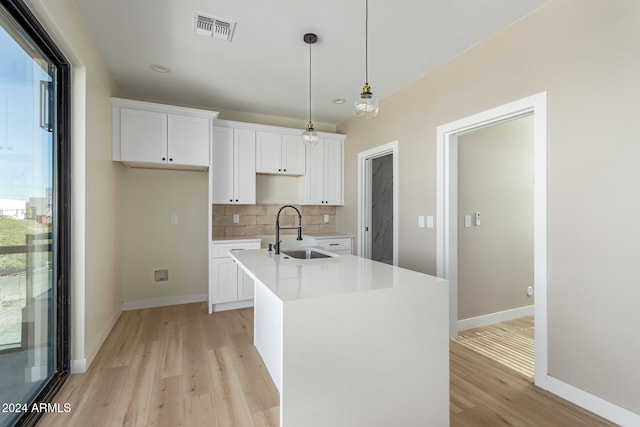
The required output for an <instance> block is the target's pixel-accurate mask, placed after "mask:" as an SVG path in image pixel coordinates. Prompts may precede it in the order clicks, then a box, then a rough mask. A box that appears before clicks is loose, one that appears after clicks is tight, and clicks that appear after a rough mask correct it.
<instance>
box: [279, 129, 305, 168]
mask: <svg viewBox="0 0 640 427" xmlns="http://www.w3.org/2000/svg"><path fill="white" fill-rule="evenodd" d="M304 148H305V145H304V143H303V142H302V137H301V136H300V135H282V167H283V169H284V170H285V173H287V174H288V175H304V174H305V172H306V167H305V164H306V162H305V149H304Z"/></svg>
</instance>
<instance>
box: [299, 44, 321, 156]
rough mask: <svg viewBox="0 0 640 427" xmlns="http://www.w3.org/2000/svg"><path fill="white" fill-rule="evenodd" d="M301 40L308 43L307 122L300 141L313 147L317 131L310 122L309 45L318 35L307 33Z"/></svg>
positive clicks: (316, 140)
mask: <svg viewBox="0 0 640 427" xmlns="http://www.w3.org/2000/svg"><path fill="white" fill-rule="evenodd" d="M303 40H304V42H305V43H306V44H308V45H309V123H308V124H307V128H306V129H305V130H304V131H303V132H302V142H304V144H305V145H306V146H307V147H313V146H314V145H317V144H318V140H319V138H318V132H316V130H315V129H314V128H313V123H312V122H311V45H312V44H314V43H315V42H317V41H318V36H317V35H315V34H313V33H307V34H305V35H304V37H303Z"/></svg>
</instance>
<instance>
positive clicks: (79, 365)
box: [71, 359, 88, 375]
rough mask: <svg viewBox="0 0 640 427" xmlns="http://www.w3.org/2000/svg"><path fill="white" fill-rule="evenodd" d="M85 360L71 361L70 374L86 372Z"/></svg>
mask: <svg viewBox="0 0 640 427" xmlns="http://www.w3.org/2000/svg"><path fill="white" fill-rule="evenodd" d="M87 368H88V366H87V359H72V360H71V374H72V375H73V374H83V373H85V372H87Z"/></svg>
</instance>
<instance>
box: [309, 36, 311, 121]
mask: <svg viewBox="0 0 640 427" xmlns="http://www.w3.org/2000/svg"><path fill="white" fill-rule="evenodd" d="M309 123H311V43H309Z"/></svg>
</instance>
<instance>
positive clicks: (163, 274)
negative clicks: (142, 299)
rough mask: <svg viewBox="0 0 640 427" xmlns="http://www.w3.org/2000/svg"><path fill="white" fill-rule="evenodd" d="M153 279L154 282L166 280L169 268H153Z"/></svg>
mask: <svg viewBox="0 0 640 427" xmlns="http://www.w3.org/2000/svg"><path fill="white" fill-rule="evenodd" d="M153 279H154V280H155V281H156V282H166V281H167V280H169V270H155V271H154V272H153Z"/></svg>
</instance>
